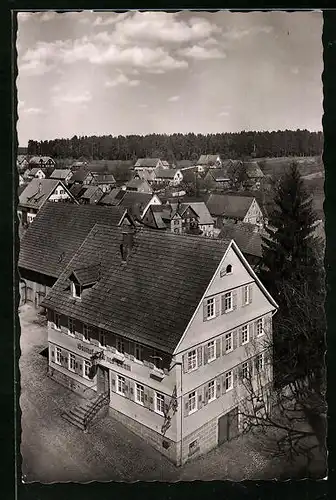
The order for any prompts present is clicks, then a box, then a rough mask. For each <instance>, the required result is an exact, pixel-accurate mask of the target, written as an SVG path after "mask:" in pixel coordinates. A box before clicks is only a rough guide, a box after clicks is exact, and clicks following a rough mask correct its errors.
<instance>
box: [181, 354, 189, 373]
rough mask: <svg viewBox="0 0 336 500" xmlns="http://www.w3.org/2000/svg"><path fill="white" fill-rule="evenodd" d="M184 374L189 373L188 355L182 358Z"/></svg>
mask: <svg viewBox="0 0 336 500" xmlns="http://www.w3.org/2000/svg"><path fill="white" fill-rule="evenodd" d="M182 364H183V373H188V354H183V356H182Z"/></svg>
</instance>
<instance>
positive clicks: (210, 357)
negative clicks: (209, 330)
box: [208, 340, 216, 363]
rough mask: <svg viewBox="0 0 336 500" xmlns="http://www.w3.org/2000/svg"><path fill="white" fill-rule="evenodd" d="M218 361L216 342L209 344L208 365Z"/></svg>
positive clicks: (212, 341)
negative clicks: (215, 360)
mask: <svg viewBox="0 0 336 500" xmlns="http://www.w3.org/2000/svg"><path fill="white" fill-rule="evenodd" d="M214 359H216V344H215V341H214V340H211V342H208V363H209V362H210V361H213V360H214Z"/></svg>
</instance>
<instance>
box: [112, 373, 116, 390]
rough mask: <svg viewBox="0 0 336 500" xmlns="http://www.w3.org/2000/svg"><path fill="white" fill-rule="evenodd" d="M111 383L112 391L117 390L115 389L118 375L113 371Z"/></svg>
mask: <svg viewBox="0 0 336 500" xmlns="http://www.w3.org/2000/svg"><path fill="white" fill-rule="evenodd" d="M111 385H112V391H114V392H115V390H116V375H115V373H114V372H111Z"/></svg>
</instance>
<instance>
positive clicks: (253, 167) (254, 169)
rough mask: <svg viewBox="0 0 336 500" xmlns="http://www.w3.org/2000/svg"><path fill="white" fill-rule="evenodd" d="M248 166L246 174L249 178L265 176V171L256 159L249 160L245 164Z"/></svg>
mask: <svg viewBox="0 0 336 500" xmlns="http://www.w3.org/2000/svg"><path fill="white" fill-rule="evenodd" d="M244 165H245V166H246V175H247V177H249V179H262V178H263V177H264V174H263V171H262V170H261V168H260V167H259V165H258V162H256V161H248V162H245V164H244Z"/></svg>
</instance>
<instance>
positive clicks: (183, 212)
mask: <svg viewBox="0 0 336 500" xmlns="http://www.w3.org/2000/svg"><path fill="white" fill-rule="evenodd" d="M198 218H199V217H198V215H197V213H196V212H195V210H193V209H192V208H191V207H190V205H189V204H188V203H179V202H178V203H171V204H165V205H152V206H149V207H148V209H147V210H146V212H145V213H144V215H143V218H142V223H143V224H144V225H146V226H148V227H151V228H153V229H164V228H167V229H169V230H170V231H171V232H172V233H175V234H185V233H187V234H199V233H200V231H199V228H198Z"/></svg>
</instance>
